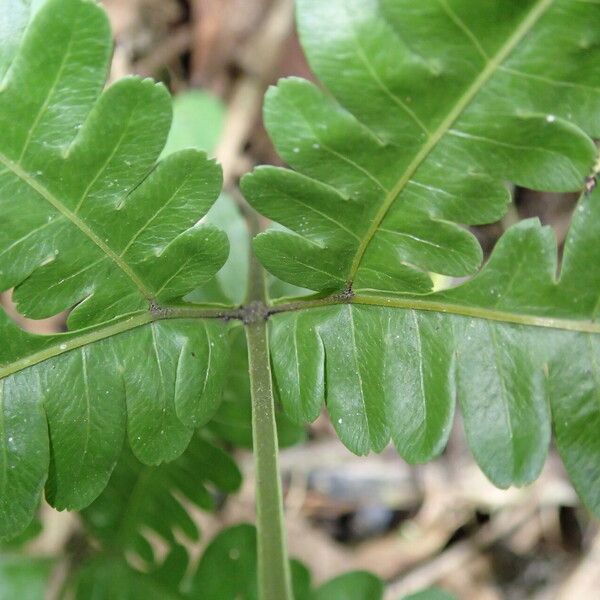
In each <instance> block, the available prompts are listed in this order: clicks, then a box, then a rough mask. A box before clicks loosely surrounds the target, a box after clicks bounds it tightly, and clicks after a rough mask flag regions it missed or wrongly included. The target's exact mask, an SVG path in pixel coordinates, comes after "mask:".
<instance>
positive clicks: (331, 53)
mask: <svg viewBox="0 0 600 600" xmlns="http://www.w3.org/2000/svg"><path fill="white" fill-rule="evenodd" d="M298 23H299V30H300V34H301V39H302V43H303V46H304V48H305V50H306V53H307V56H308V59H309V62H310V65H311V68H312V69H313V71H314V73H315V74H316V75H317V77H318V78H319V79H320V81H321V83H322V84H323V85H324V86H325V87H326V88H327V90H323V89H321V88H319V87H317V86H316V85H314V84H312V83H309V82H307V81H303V80H300V79H297V78H291V79H286V80H283V81H281V82H280V83H279V84H278V85H277V86H276V87H274V88H271V90H270V91H269V92H268V94H267V99H266V105H265V121H266V124H267V128H268V131H269V133H270V136H271V138H272V140H273V142H274V144H275V146H276V148H277V150H278V152H279V154H280V156H281V157H282V158H283V159H284V160H285V161H286V162H287V163H288V164H289V165H290V166H291V167H292V169H293V170H289V169H284V168H276V167H259V168H258V169H256V170H255V171H254V173H252V174H251V175H249V176H247V177H246V178H245V179H244V181H243V189H244V192H245V194H246V196H247V198H248V200H249V201H250V203H251V204H252V205H253V206H254V207H255V208H256V209H257V210H258V211H259V212H261V213H262V214H264V215H266V216H267V217H269V218H271V219H273V220H274V221H277V222H278V223H279V224H280V225H282V226H283V227H284V228H283V229H282V228H281V227H278V228H277V229H273V230H271V231H267V232H265V233H262V234H260V235H259V236H258V237H257V238H255V240H254V249H255V251H256V253H257V255H258V257H259V258H260V260H261V262H262V263H263V265H264V266H265V267H266V268H267V269H268V270H269V271H271V272H272V273H274V274H275V275H277V276H278V277H280V278H281V279H283V280H286V281H288V282H290V283H293V284H296V285H302V286H304V287H308V288H311V289H313V290H315V291H316V292H319V295H320V296H322V297H323V296H329V297H330V301H327V300H326V299H325V300H324V301H323V302H322V304H325V306H319V300H313V301H308V302H307V303H306V304H305V305H303V304H302V301H298V302H296V303H295V304H294V306H293V308H294V312H285V311H283V309H282V313H281V314H277V315H275V316H274V317H273V318H272V320H271V334H272V338H271V353H272V360H273V365H274V376H275V379H276V381H277V384H278V389H279V394H280V397H281V400H282V403H283V406H284V408H285V410H286V411H287V413H288V414H289V415H290V417H292V418H293V419H294V420H296V421H298V422H303V421H311V420H313V419H315V418H316V416H317V415H318V414H319V412H320V410H321V408H322V406H323V404H326V406H327V409H328V411H329V413H330V416H331V418H332V422H333V425H334V427H335V428H336V430H337V432H338V434H339V436H340V438H341V439H342V441H343V442H344V443H345V444H346V445H347V446H348V447H349V448H350V449H351V450H352V451H354V452H356V453H360V454H365V453H367V452H369V451H370V450H375V451H380V450H382V449H383V448H384V447H385V445H386V444H387V443H388V442H389V440H390V439H391V440H392V441H393V442H394V444H395V445H396V447H397V448H398V450H399V452H400V454H401V455H402V456H403V457H405V458H406V459H407V460H408V461H411V462H422V461H426V460H429V459H431V458H432V457H434V456H436V455H437V454H439V453H440V452H441V451H442V449H443V448H444V446H445V444H446V441H447V439H448V435H449V432H450V428H451V426H452V420H453V415H454V409H455V402H456V401H457V400H458V403H459V404H460V408H461V411H462V414H463V419H464V423H465V429H466V434H467V438H468V441H469V445H470V447H471V449H472V451H473V454H474V456H475V458H476V460H477V462H478V463H479V465H480V466H481V468H482V469H483V471H484V472H485V473H486V475H487V476H488V477H489V478H490V479H491V480H492V481H493V482H494V483H496V484H497V485H499V486H501V487H507V486H509V485H511V484H514V485H524V484H527V483H529V482H531V481H532V480H534V479H535V478H536V477H537V476H538V474H539V472H540V470H541V468H542V465H543V463H544V460H545V457H546V454H547V451H548V445H549V441H550V436H551V430H552V429H554V431H555V434H556V441H557V445H558V449H559V451H560V453H561V455H562V458H563V460H564V462H565V465H566V467H567V470H568V471H569V474H570V476H571V478H572V480H573V482H574V484H575V487H576V488H577V489H578V491H579V493H580V495H581V496H582V498H583V500H584V502H585V503H586V504H587V505H588V506H589V507H590V508H591V509H593V510H595V511H596V513H597V514H600V435H599V433H600V324H599V323H598V315H599V313H600V242H599V240H600V193H598V191H596V192H594V193H592V194H584V195H582V198H581V200H580V202H579V204H578V206H577V209H576V211H575V214H574V216H573V222H572V225H571V230H570V233H569V235H568V238H567V241H566V244H565V249H564V256H563V259H562V264H561V266H560V270H559V269H558V264H557V249H556V241H555V238H554V235H553V234H552V232H551V230H549V229H548V228H547V227H542V226H541V225H540V223H539V222H538V221H537V220H528V221H523V222H521V223H519V224H518V225H516V226H515V227H513V228H511V229H509V230H508V231H507V232H506V233H505V235H504V236H503V237H502V238H501V240H500V241H499V243H498V245H497V247H496V249H495V251H494V252H493V254H492V256H491V258H490V259H489V261H488V262H487V263H486V265H485V266H484V267H483V269H480V263H481V260H482V251H481V248H480V246H479V244H478V243H477V241H476V240H475V238H474V236H473V235H472V234H471V233H470V231H469V230H468V228H466V227H465V226H468V225H478V224H484V223H490V222H493V221H496V220H498V219H499V218H501V217H502V215H503V214H504V213H505V211H506V207H507V203H508V201H509V197H510V196H509V192H508V190H507V187H506V184H505V182H506V181H510V182H513V183H515V184H518V185H520V186H525V187H529V188H533V189H538V190H548V191H557V192H565V191H581V190H582V189H583V188H584V183H585V181H586V178H588V177H589V176H590V175H591V174H593V173H594V168H596V169H597V168H598V167H597V162H596V161H597V150H596V147H595V145H594V144H593V142H592V140H591V137H600V86H599V85H598V81H600V4H598V3H596V2H574V1H571V0H526V1H524V2H518V3H517V2H508V1H506V0H484V1H483V2H480V3H478V5H477V10H474V9H473V5H472V2H469V1H467V0H423V1H421V2H412V1H410V0H331V1H328V2H321V1H320V0H299V1H298ZM331 23H335V27H334V28H332V27H331ZM594 165H596V167H594ZM431 272H434V273H440V274H443V275H447V276H453V277H465V276H473V277H472V278H471V279H468V280H467V282H466V283H464V284H462V285H459V286H458V287H456V288H453V289H450V290H445V291H441V292H437V293H433V292H432V284H431V277H430V273H431ZM557 273H558V274H557ZM336 295H339V297H340V298H345V301H346V304H345V305H342V304H340V303H339V302H337V303H336V300H335V296H336ZM317 298H318V296H317ZM340 302H342V300H340ZM327 304H333V306H328V305H327ZM336 304H337V305H336Z"/></svg>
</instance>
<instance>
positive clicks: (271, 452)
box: [246, 320, 293, 600]
mask: <svg viewBox="0 0 600 600" xmlns="http://www.w3.org/2000/svg"><path fill="white" fill-rule="evenodd" d="M246 336H247V339H248V353H249V363H250V382H251V391H252V435H253V439H254V460H255V463H256V528H257V530H258V584H259V597H260V600H291V599H292V598H293V596H292V586H291V577H290V568H289V561H288V557H287V550H286V545H285V529H284V523H283V500H282V493H281V481H280V478H279V449H278V445H277V428H276V426H275V407H274V402H273V385H272V379H271V367H270V363H269V342H268V339H267V323H266V321H264V320H260V321H257V322H255V323H250V324H248V325H247V327H246Z"/></svg>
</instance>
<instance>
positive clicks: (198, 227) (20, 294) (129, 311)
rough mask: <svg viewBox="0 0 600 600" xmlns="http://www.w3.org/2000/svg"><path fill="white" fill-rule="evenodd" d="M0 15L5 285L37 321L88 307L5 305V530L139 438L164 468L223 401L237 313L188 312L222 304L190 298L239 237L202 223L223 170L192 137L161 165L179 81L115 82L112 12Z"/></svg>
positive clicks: (1, 438) (92, 494)
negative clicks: (197, 303) (42, 327)
mask: <svg viewBox="0 0 600 600" xmlns="http://www.w3.org/2000/svg"><path fill="white" fill-rule="evenodd" d="M40 4H41V7H39V8H37V7H38V6H39V5H40ZM30 5H31V6H33V7H34V8H35V9H31V10H30ZM0 14H1V17H0V23H1V27H0V37H1V39H2V41H3V50H2V54H1V55H0V77H1V78H2V79H1V84H0V130H1V131H2V136H1V140H0V209H1V211H2V215H3V216H2V226H1V227H0V289H2V290H5V289H7V288H11V287H14V293H13V297H14V299H15V300H16V303H17V309H18V310H19V311H20V312H21V313H22V314H24V315H27V316H29V317H33V318H38V317H45V316H49V315H54V314H56V313H59V312H61V311H63V310H66V309H71V308H73V307H75V308H73V309H72V310H71V312H70V315H69V319H68V325H69V326H70V328H71V329H72V330H73V329H77V328H80V329H79V330H78V331H76V332H75V331H72V332H70V333H66V334H61V335H55V336H47V337H40V336H33V335H29V334H26V333H25V332H23V331H22V330H20V329H19V328H18V327H17V326H16V325H14V324H13V323H12V322H11V321H10V320H9V319H8V317H7V316H6V315H5V314H4V313H1V314H0V336H1V338H2V341H3V344H2V348H1V349H0V449H1V451H0V474H1V476H0V537H6V536H9V535H11V536H14V535H16V534H18V533H19V531H21V530H22V529H23V528H24V527H25V526H26V525H27V523H28V522H29V521H30V520H31V517H32V515H33V513H34V511H35V508H36V507H37V505H38V503H39V500H40V496H41V492H42V490H43V488H44V486H45V493H46V498H47V499H48V500H49V502H50V503H51V504H53V505H54V506H55V507H57V508H59V509H64V508H69V509H80V508H82V507H84V506H86V505H88V504H89V503H90V502H91V501H93V500H94V498H96V497H97V496H98V494H99V493H100V492H101V491H102V489H103V488H104V486H105V485H106V482H107V480H108V478H109V476H110V474H111V472H112V469H113V468H114V466H115V463H116V462H117V459H118V457H119V455H120V452H121V448H122V446H123V442H124V439H125V438H127V439H128V444H129V445H130V446H131V449H132V450H133V453H134V454H135V456H136V457H137V458H138V459H139V460H141V461H142V462H144V463H146V464H159V463H161V462H163V461H169V460H173V459H175V458H176V457H177V456H179V455H180V454H181V453H182V452H183V450H184V449H185V448H186V447H187V445H188V443H189V442H190V440H191V438H192V434H193V431H194V428H196V427H198V426H200V425H203V424H204V423H206V422H207V421H208V420H209V419H210V418H211V416H212V415H213V414H214V413H215V411H216V410H217V408H218V405H219V402H220V398H221V389H222V379H223V376H224V368H225V366H226V364H227V357H228V339H227V338H228V326H227V325H226V324H225V323H224V322H223V321H221V320H220V319H218V318H212V319H203V318H200V319H198V318H195V319H193V320H191V319H189V317H190V316H193V317H203V316H204V314H208V316H212V317H214V316H217V315H216V314H214V312H213V313H210V311H208V313H204V312H203V311H202V310H201V311H200V312H198V311H197V310H195V309H194V308H193V307H192V308H190V307H189V305H187V306H186V303H185V302H184V301H183V298H184V296H186V295H188V294H189V293H190V292H191V291H193V290H195V289H197V288H198V287H199V286H201V285H203V284H204V283H206V282H208V281H209V280H210V279H211V278H212V277H213V276H214V275H215V273H216V272H217V271H218V269H219V268H220V267H221V265H223V263H224V262H225V260H226V258H227V254H228V243H227V239H226V236H225V234H224V233H222V232H221V231H219V230H218V229H217V228H216V227H214V226H213V225H210V224H204V223H200V220H201V219H202V217H203V216H204V215H206V213H207V212H208V210H209V208H210V207H211V205H212V204H213V202H214V201H215V199H216V198H217V196H218V193H219V191H220V186H221V175H220V169H219V167H218V166H217V165H216V164H215V163H214V162H213V161H211V160H208V159H207V157H206V155H205V154H204V153H202V152H199V151H197V150H193V149H191V150H185V151H182V152H176V153H173V154H170V155H169V156H167V157H165V158H164V159H163V160H161V161H160V162H159V163H158V164H157V163H156V161H157V158H158V156H159V154H160V153H161V150H162V148H163V146H164V144H165V140H166V138H167V134H168V132H169V127H170V123H171V106H170V99H169V95H168V93H167V91H166V90H165V89H164V88H163V87H162V86H160V85H156V84H154V83H153V82H151V81H150V80H143V81H142V80H140V79H137V78H127V79H124V80H122V81H120V82H117V83H115V84H114V85H112V86H110V87H108V88H107V89H105V90H104V91H103V89H102V88H103V86H104V82H105V76H106V72H107V67H108V61H109V58H110V54H111V49H112V40H111V35H110V32H109V28H108V20H107V17H106V15H105V14H104V12H103V11H102V9H101V8H100V7H99V6H98V5H96V4H95V3H93V2H89V1H86V0H48V1H46V2H43V3H33V5H32V4H31V3H29V2H12V1H4V2H2V3H0ZM32 14H33V15H34V16H33V18H32V19H31V21H29V19H30V17H31V15H32ZM186 311H187V312H186ZM190 311H191V313H190ZM209 313H210V314H209ZM184 317H188V318H184Z"/></svg>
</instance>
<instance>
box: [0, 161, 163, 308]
mask: <svg viewBox="0 0 600 600" xmlns="http://www.w3.org/2000/svg"><path fill="white" fill-rule="evenodd" d="M0 163H2V164H3V165H4V166H5V167H6V168H7V169H8V170H9V171H11V172H12V173H13V174H14V175H16V176H17V177H18V178H19V179H20V180H21V181H23V182H24V183H26V184H27V185H28V186H29V187H30V188H31V189H33V190H34V191H35V192H37V193H38V194H39V195H40V196H42V198H44V199H45V200H47V201H48V202H49V203H50V204H51V205H52V206H53V207H54V208H55V209H56V210H57V211H58V212H59V213H60V214H62V215H63V216H64V217H65V218H66V219H68V220H69V221H70V222H71V223H72V224H73V225H74V226H75V227H77V228H78V229H79V230H80V231H81V232H82V233H83V234H84V235H85V236H86V237H87V238H88V239H90V240H91V241H92V242H94V244H96V246H98V248H100V250H102V252H104V254H105V255H106V256H108V258H110V259H111V260H112V261H113V262H114V263H115V264H116V265H117V267H119V269H121V271H123V273H125V275H127V277H128V278H129V279H130V280H131V281H132V282H133V284H134V285H135V287H136V288H137V289H138V290H139V291H140V293H141V294H142V295H143V296H144V298H146V299H147V300H148V301H149V302H153V300H154V295H153V293H152V292H151V291H150V290H149V289H148V288H147V287H146V285H145V284H144V282H143V281H142V280H141V279H140V277H139V276H138V275H137V274H136V273H135V272H134V270H133V269H132V268H131V267H130V266H129V265H128V264H127V262H125V261H124V260H123V258H122V257H121V256H119V255H118V254H117V253H116V252H114V251H113V249H112V248H110V246H108V244H106V242H105V241H104V240H103V239H102V238H100V237H98V235H96V233H95V232H94V231H93V230H92V228H91V227H90V226H89V225H88V224H87V223H86V222H85V221H84V220H83V219H81V218H80V217H79V216H77V214H75V213H74V212H73V211H71V210H69V209H68V208H67V207H66V206H65V205H64V204H63V203H62V202H61V201H60V200H59V199H58V198H57V197H56V196H55V195H54V194H52V192H50V190H48V189H47V188H46V187H45V186H44V185H42V184H41V183H39V182H38V181H37V180H36V179H35V178H34V177H33V176H32V175H31V174H30V173H28V172H27V171H26V170H25V169H23V167H21V165H19V164H17V163H15V162H13V161H12V160H10V159H9V158H8V157H7V156H6V155H4V154H2V153H0Z"/></svg>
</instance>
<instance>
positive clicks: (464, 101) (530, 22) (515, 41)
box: [348, 0, 554, 285]
mask: <svg viewBox="0 0 600 600" xmlns="http://www.w3.org/2000/svg"><path fill="white" fill-rule="evenodd" d="M553 2H554V0H539V1H538V2H537V4H535V5H534V7H533V8H532V9H531V10H530V11H529V13H528V14H527V16H526V17H525V18H524V19H523V21H522V22H521V24H520V25H519V27H517V29H516V30H515V32H514V33H513V35H512V36H510V38H509V39H508V40H507V41H506V43H505V44H504V45H503V46H502V47H501V48H500V50H499V51H498V52H497V53H496V54H495V55H494V56H493V57H491V58H490V59H489V61H488V62H487V63H486V65H485V67H484V69H483V70H482V71H481V73H480V74H479V75H478V76H477V77H476V79H475V80H474V81H473V83H472V84H471V85H470V86H469V88H468V89H467V90H466V92H465V93H464V94H463V95H462V96H461V97H460V98H459V99H458V101H457V103H456V104H455V105H454V106H453V108H452V110H451V111H450V112H449V113H448V115H447V117H446V118H445V119H444V120H443V121H442V123H441V124H440V125H439V127H438V128H437V129H436V130H435V131H434V132H433V133H432V134H431V136H430V137H429V138H427V140H426V141H425V143H424V144H423V146H421V149H420V150H419V152H418V153H417V154H416V155H415V157H414V158H413V160H412V161H411V162H410V164H409V165H408V167H407V168H406V170H405V171H404V172H403V173H402V175H401V177H400V178H399V179H398V181H397V182H396V183H395V185H394V186H393V187H392V188H391V190H390V191H389V192H388V193H387V194H386V196H385V197H384V200H383V203H382V205H381V207H380V208H379V210H378V211H377V213H376V215H375V217H374V218H373V221H372V222H371V225H370V226H369V228H368V230H367V232H366V234H365V236H364V237H363V239H362V241H361V243H360V244H359V246H358V249H357V251H356V254H355V255H354V258H353V260H352V264H351V266H350V272H349V275H348V283H349V284H350V285H351V284H352V282H353V280H354V278H355V277H356V274H357V272H358V270H359V268H360V266H361V262H362V259H363V257H364V255H365V252H366V251H367V248H368V247H369V244H370V243H371V241H372V239H373V237H374V236H375V234H376V233H377V231H378V229H379V226H380V225H381V223H382V222H383V220H384V219H385V217H386V215H387V213H388V211H389V209H390V208H391V206H392V205H393V203H394V201H395V200H396V198H397V197H398V195H399V194H400V193H401V192H402V190H403V189H404V188H405V186H406V185H407V184H408V183H409V181H410V180H411V178H412V177H413V175H414V174H415V172H416V171H417V169H418V168H419V167H420V166H421V164H422V163H423V161H424V160H425V159H426V158H427V157H428V156H429V153H430V152H431V151H432V150H433V149H434V148H435V147H436V146H437V144H438V143H439V141H440V140H441V139H442V137H444V135H446V133H447V132H448V130H449V129H450V128H451V127H452V125H453V124H454V122H455V121H456V120H457V119H458V118H459V117H460V116H461V114H462V113H463V111H464V110H465V109H466V108H467V106H468V105H469V104H470V103H471V102H472V101H473V99H474V98H475V96H476V95H477V94H478V93H479V91H480V90H481V88H482V87H483V86H484V85H485V84H486V83H487V81H488V80H489V79H490V78H491V77H492V75H494V74H495V72H496V71H497V69H498V68H499V67H500V66H501V65H502V63H503V62H504V61H505V60H506V58H507V57H508V56H509V55H510V53H511V52H512V51H513V50H514V49H515V48H516V46H518V45H519V43H520V42H521V41H522V39H523V38H524V37H525V36H526V35H527V33H529V31H530V30H531V29H532V28H533V26H534V25H535V24H536V23H537V21H538V20H539V19H540V17H541V16H542V15H543V14H544V13H545V12H546V10H547V9H548V8H549V7H550V6H551V5H552V4H553Z"/></svg>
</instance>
